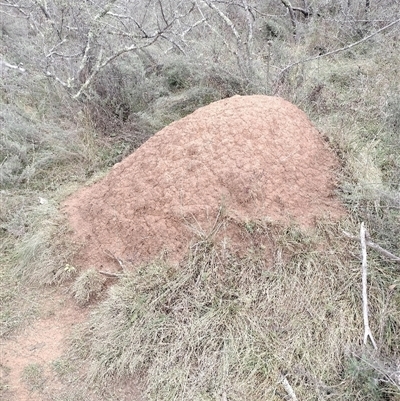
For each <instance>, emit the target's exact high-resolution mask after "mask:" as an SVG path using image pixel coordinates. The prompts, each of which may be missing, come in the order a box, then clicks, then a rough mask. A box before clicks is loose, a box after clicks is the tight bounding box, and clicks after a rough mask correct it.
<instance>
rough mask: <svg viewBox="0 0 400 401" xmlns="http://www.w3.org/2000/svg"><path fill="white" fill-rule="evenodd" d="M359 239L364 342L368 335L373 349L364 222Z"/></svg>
mask: <svg viewBox="0 0 400 401" xmlns="http://www.w3.org/2000/svg"><path fill="white" fill-rule="evenodd" d="M360 240H361V252H362V302H363V315H364V344H365V345H366V344H367V342H368V337H369V338H370V340H371V342H372V345H373V346H374V348H375V349H377V348H378V347H377V346H376V342H375V340H374V337H373V336H372V332H371V329H370V327H369V320H368V296H367V244H366V239H365V227H364V222H362V223H361V228H360Z"/></svg>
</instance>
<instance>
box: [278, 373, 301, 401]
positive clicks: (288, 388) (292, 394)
mask: <svg viewBox="0 0 400 401" xmlns="http://www.w3.org/2000/svg"><path fill="white" fill-rule="evenodd" d="M280 382H281V383H282V385H283V388H284V389H285V390H286V392H287V394H288V396H289V397H290V399H291V400H292V401H297V397H296V393H295V392H294V390H293V387H292V386H291V385H290V383H289V381H288V379H287V378H286V376H285V375H283V374H282V375H281V378H280Z"/></svg>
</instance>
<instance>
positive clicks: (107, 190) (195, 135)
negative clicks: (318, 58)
mask: <svg viewBox="0 0 400 401" xmlns="http://www.w3.org/2000/svg"><path fill="white" fill-rule="evenodd" d="M335 168H337V161H336V159H335V157H334V155H333V154H332V152H331V151H330V149H329V148H328V146H327V144H326V142H325V141H324V140H323V138H322V136H321V134H320V133H319V132H318V131H317V130H316V129H315V128H314V126H313V125H312V124H311V122H310V121H309V119H308V118H307V116H306V115H305V114H304V113H303V112H302V111H301V110H299V109H298V108H297V107H296V106H294V105H292V104H291V103H289V102H287V101H285V100H283V99H281V98H277V97H268V96H245V97H242V96H235V97H232V98H230V99H224V100H221V101H218V102H215V103H213V104H210V105H208V106H206V107H203V108H201V109H199V110H197V111H195V112H194V113H193V114H191V115H189V116H187V117H185V118H183V119H181V120H179V121H177V122H174V123H172V124H170V125H169V126H167V127H166V128H164V129H163V130H161V131H160V132H158V133H157V134H156V135H154V136H153V137H152V138H150V139H149V140H148V141H147V142H146V143H145V144H143V145H142V146H141V147H140V148H139V149H138V150H136V151H135V152H134V153H133V154H132V155H130V156H129V157H127V158H126V159H125V160H123V161H122V162H121V163H118V164H116V165H115V166H114V167H113V169H112V170H111V171H110V173H109V174H108V175H107V176H106V177H105V178H104V179H102V180H101V181H99V182H98V183H96V184H94V185H92V186H91V187H87V188H83V189H82V190H80V191H78V192H77V193H76V194H74V195H73V196H72V197H70V198H69V199H68V200H67V202H66V210H67V213H68V216H69V219H70V222H71V225H72V227H73V229H74V230H75V235H76V238H77V240H78V241H79V242H80V243H81V244H82V245H83V247H82V251H81V253H80V255H79V256H78V260H79V262H78V263H79V264H82V265H85V266H93V265H94V266H96V267H101V266H105V265H108V266H107V267H109V265H110V263H112V261H111V260H110V258H109V256H107V253H108V254H113V255H115V256H116V257H119V258H121V259H123V260H130V261H132V262H133V263H138V262H143V261H147V260H149V259H151V258H153V257H154V256H156V255H157V254H159V253H160V252H161V251H163V250H164V251H167V252H169V253H168V254H169V255H170V256H171V258H172V259H174V258H176V257H178V256H179V255H181V254H182V252H183V251H184V250H185V249H186V248H187V244H188V240H189V239H190V238H191V236H193V230H194V231H196V230H206V229H207V227H210V225H212V223H213V219H214V218H215V212H216V210H217V209H218V207H219V206H220V205H223V206H224V207H225V209H226V210H227V211H228V215H229V216H230V217H232V218H233V219H235V220H236V221H238V220H239V221H245V220H248V219H249V220H251V219H256V218H257V219H259V218H264V217H267V218H269V219H271V220H281V221H285V220H287V219H288V218H292V219H295V220H296V221H297V222H298V223H299V224H300V225H302V226H311V225H312V224H313V222H314V221H315V218H316V217H321V216H327V215H330V216H332V217H337V216H340V215H341V214H342V213H343V210H342V207H341V205H340V203H339V201H338V200H337V199H336V198H335V196H334V194H333V190H334V179H333V174H334V170H335Z"/></svg>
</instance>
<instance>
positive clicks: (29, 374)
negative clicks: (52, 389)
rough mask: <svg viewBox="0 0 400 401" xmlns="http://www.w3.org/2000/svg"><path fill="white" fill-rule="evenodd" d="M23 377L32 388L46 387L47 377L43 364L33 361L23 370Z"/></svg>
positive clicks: (37, 389)
mask: <svg viewBox="0 0 400 401" xmlns="http://www.w3.org/2000/svg"><path fill="white" fill-rule="evenodd" d="M22 378H23V380H24V382H25V383H26V384H27V385H28V387H29V389H30V390H36V391H41V390H43V388H44V384H45V381H46V379H45V377H44V369H43V366H42V365H40V364H38V363H32V364H30V365H28V366H25V368H24V371H23V372H22Z"/></svg>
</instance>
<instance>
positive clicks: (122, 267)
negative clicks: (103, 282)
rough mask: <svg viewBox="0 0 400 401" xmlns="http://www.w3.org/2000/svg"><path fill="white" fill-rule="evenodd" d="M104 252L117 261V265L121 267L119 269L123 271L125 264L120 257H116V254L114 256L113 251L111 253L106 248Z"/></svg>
mask: <svg viewBox="0 0 400 401" xmlns="http://www.w3.org/2000/svg"><path fill="white" fill-rule="evenodd" d="M104 253H105V254H106V255H107V256H108V257H110V258H111V259H113V260H115V261H117V262H118V264H119V267H120V268H121V270H122V271H123V272H125V265H124V262H123V260H122V259H120V258H118V257H117V256H115V255H114V254H113V253H111V252H110V251H109V250H108V249H104Z"/></svg>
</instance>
